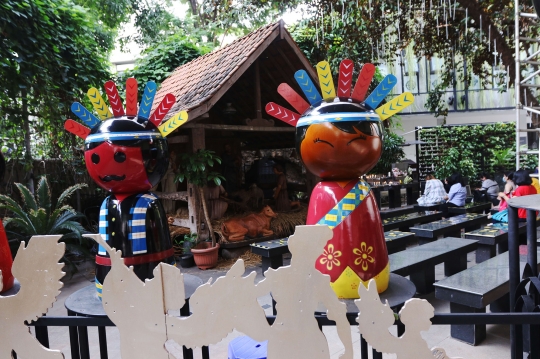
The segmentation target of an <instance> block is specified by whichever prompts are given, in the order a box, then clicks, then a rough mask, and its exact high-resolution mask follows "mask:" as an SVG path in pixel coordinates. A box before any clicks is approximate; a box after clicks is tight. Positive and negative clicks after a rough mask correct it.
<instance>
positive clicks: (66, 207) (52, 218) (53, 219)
mask: <svg viewBox="0 0 540 359" xmlns="http://www.w3.org/2000/svg"><path fill="white" fill-rule="evenodd" d="M65 211H71V212H75V209H74V208H73V207H71V206H70V205H69V204H65V205H63V206H62V207H60V208H57V209H55V210H54V211H52V213H51V215H50V216H49V224H48V226H49V228H51V227H53V226H54V223H55V222H56V221H57V219H58V216H60V215H61V214H62V213H64V212H65Z"/></svg>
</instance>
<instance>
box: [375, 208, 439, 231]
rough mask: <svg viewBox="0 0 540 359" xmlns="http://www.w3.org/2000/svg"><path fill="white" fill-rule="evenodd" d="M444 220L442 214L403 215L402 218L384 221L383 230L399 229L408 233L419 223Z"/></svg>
mask: <svg viewBox="0 0 540 359" xmlns="http://www.w3.org/2000/svg"><path fill="white" fill-rule="evenodd" d="M441 218H442V212H437V211H434V212H415V213H409V214H403V215H401V216H397V217H392V218H387V219H383V220H382V222H383V228H384V230H385V231H390V230H392V229H399V230H400V231H408V230H409V227H411V226H413V225H415V224H418V223H428V222H431V221H436V220H438V219H441Z"/></svg>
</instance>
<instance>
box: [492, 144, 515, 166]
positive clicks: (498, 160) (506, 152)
mask: <svg viewBox="0 0 540 359" xmlns="http://www.w3.org/2000/svg"><path fill="white" fill-rule="evenodd" d="M490 161H491V166H493V168H495V169H501V170H504V169H507V168H512V167H513V166H514V164H515V162H516V152H515V151H514V150H513V149H512V148H509V147H507V148H503V149H491V157H490Z"/></svg>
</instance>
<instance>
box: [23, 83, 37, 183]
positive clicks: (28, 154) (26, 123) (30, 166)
mask: <svg viewBox="0 0 540 359" xmlns="http://www.w3.org/2000/svg"><path fill="white" fill-rule="evenodd" d="M21 96H22V116H23V127H24V148H25V156H24V157H25V162H26V164H25V168H26V170H27V174H26V175H27V179H28V182H27V185H28V189H29V190H30V192H32V193H34V161H33V159H32V146H31V145H30V114H29V113H28V98H27V92H26V90H24V91H21Z"/></svg>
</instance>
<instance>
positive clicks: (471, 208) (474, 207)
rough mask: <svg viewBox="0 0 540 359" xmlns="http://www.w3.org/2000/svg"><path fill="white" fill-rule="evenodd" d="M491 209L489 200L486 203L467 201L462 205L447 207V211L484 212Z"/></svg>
mask: <svg viewBox="0 0 540 359" xmlns="http://www.w3.org/2000/svg"><path fill="white" fill-rule="evenodd" d="M490 209H491V202H486V203H467V204H466V205H465V206H463V207H448V212H449V213H456V214H464V213H486V212H487V211H489V210H490Z"/></svg>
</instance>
